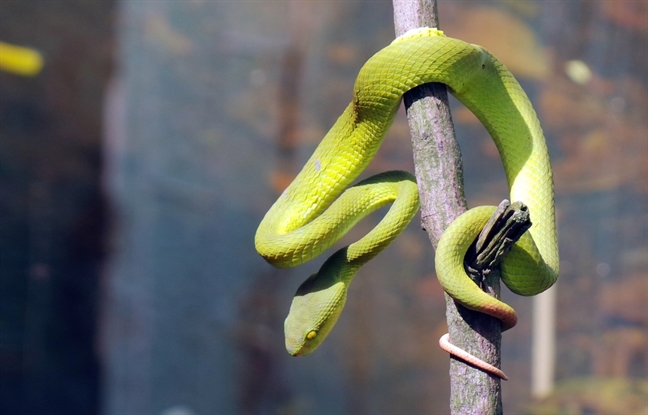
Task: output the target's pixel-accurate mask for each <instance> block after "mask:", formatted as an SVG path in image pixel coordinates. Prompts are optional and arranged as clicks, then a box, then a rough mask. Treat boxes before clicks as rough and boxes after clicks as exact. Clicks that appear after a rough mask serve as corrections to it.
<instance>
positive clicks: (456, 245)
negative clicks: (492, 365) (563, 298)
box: [255, 28, 558, 376]
mask: <svg viewBox="0 0 648 415" xmlns="http://www.w3.org/2000/svg"><path fill="white" fill-rule="evenodd" d="M429 82H439V83H443V84H445V85H447V86H448V88H449V90H450V92H451V93H452V94H453V95H454V96H455V97H456V98H457V99H458V100H459V101H461V102H462V103H463V104H464V105H465V106H466V107H468V108H469V109H470V110H471V111H472V112H473V113H474V114H475V115H476V116H477V117H478V118H479V120H480V121H481V122H482V123H483V124H484V126H485V127H486V129H487V130H488V132H489V133H490V135H491V136H492V138H493V140H494V141H495V144H496V145H497V148H498V150H499V153H500V156H501V158H502V163H503V165H504V170H505V173H506V177H507V180H508V183H509V187H510V198H511V200H512V201H521V202H523V203H524V204H526V205H527V207H528V209H529V212H530V214H531V219H532V222H533V225H532V226H531V228H530V229H529V231H528V232H527V233H525V234H524V235H523V237H522V238H521V239H520V240H519V241H518V242H517V243H516V244H515V245H514V246H513V248H512V249H511V251H510V253H509V254H508V255H507V256H506V258H505V259H504V261H503V262H502V264H501V275H502V280H503V281H504V283H505V284H506V285H507V286H508V287H509V288H510V289H511V290H512V291H513V292H515V293H517V294H521V295H535V294H537V293H539V292H542V291H544V290H545V289H547V288H548V287H550V286H551V285H552V284H553V283H554V282H555V281H556V279H557V277H558V248H557V238H556V226H555V214H554V205H553V203H554V201H553V200H554V195H553V179H552V173H551V166H550V163H549V155H548V152H547V146H546V143H545V139H544V136H543V133H542V129H541V127H540V124H539V122H538V119H537V116H536V113H535V111H534V109H533V107H532V105H531V102H530V101H529V99H528V97H527V96H526V94H525V93H524V91H523V90H522V88H521V87H520V85H519V84H518V82H517V81H516V80H515V78H514V77H513V75H512V74H511V72H509V70H508V69H506V68H505V67H504V65H503V64H502V63H500V62H499V61H498V60H497V59H496V58H495V57H494V56H493V55H491V54H490V53H489V52H488V51H486V50H485V49H483V48H482V47H480V46H476V45H472V44H469V43H466V42H463V41H461V40H457V39H452V38H450V37H446V36H444V35H443V32H441V31H439V30H435V29H428V28H421V29H416V30H413V31H410V32H408V33H406V34H405V35H403V36H400V37H398V38H397V39H396V40H394V41H393V42H392V43H391V44H390V45H389V46H387V47H385V48H384V49H382V50H381V51H379V52H378V53H376V54H375V55H374V56H373V57H371V58H370V59H369V60H368V61H367V62H366V63H365V65H364V66H363V67H362V69H361V70H360V73H359V74H358V77H357V79H356V82H355V86H354V90H353V99H352V101H351V103H350V104H349V105H348V107H347V108H346V109H345V111H344V113H343V114H342V115H341V116H340V117H339V119H338V120H337V122H336V123H335V124H334V125H333V127H332V128H331V130H330V131H329V132H328V133H327V134H326V136H325V137H324V139H323V140H322V141H321V143H320V144H319V145H318V147H317V149H316V150H315V152H314V153H313V155H312V156H311V157H310V159H309V160H308V161H307V162H306V165H305V166H304V167H303V169H302V170H301V172H300V173H299V174H298V175H297V176H296V177H295V179H294V180H293V182H292V183H291V184H290V185H289V186H288V187H287V188H286V189H285V190H284V192H283V193H282V194H281V195H280V196H279V198H278V200H277V201H276V202H275V203H274V205H273V206H272V207H271V208H270V210H269V211H268V212H267V213H266V215H265V217H264V218H263V220H262V221H261V223H260V225H259V228H258V230H257V233H256V236H255V244H256V249H257V251H258V252H259V254H261V256H263V258H265V259H266V260H267V261H268V262H269V263H271V264H272V265H274V266H277V267H292V266H296V265H299V264H302V263H304V262H306V261H309V260H311V259H312V258H314V257H316V256H317V255H319V254H320V253H322V252H323V251H324V250H326V249H328V248H329V247H331V246H332V245H333V244H335V243H336V242H337V241H338V240H339V239H340V238H341V237H342V236H343V235H344V234H345V233H346V232H347V231H348V230H349V229H350V228H351V227H353V226H354V225H355V224H356V223H357V222H358V221H359V220H360V219H362V218H363V217H365V216H366V215H368V214H369V213H371V212H373V211H374V210H376V209H378V208H380V207H381V206H384V205H386V204H389V203H392V205H391V207H390V209H389V211H388V212H387V213H386V215H385V216H384V218H383V219H382V220H381V221H380V223H379V224H378V225H377V226H376V227H375V228H373V229H372V230H371V231H370V232H369V233H368V234H367V235H365V236H364V237H363V238H361V239H360V240H358V241H357V242H355V243H352V244H350V245H349V246H347V247H344V248H342V249H340V250H338V251H337V252H335V253H334V254H333V255H332V256H331V257H330V258H328V259H327V260H326V261H325V262H324V264H323V265H322V267H321V268H320V270H319V271H318V272H317V273H315V274H313V275H311V276H310V277H309V278H308V279H307V280H306V281H305V282H304V283H303V284H302V285H301V286H300V287H299V289H298V290H297V293H296V294H295V297H294V298H293V302H292V305H291V307H290V311H289V314H288V317H287V318H286V321H285V326H284V329H285V339H286V348H287V350H288V352H289V353H290V354H292V355H295V356H300V355H306V354H309V353H311V352H312V351H313V350H314V349H315V348H317V347H318V346H319V345H320V344H321V342H322V341H323V340H324V338H325V337H326V336H327V334H328V333H329V332H330V330H331V329H332V328H333V326H334V325H335V322H336V321H337V319H338V317H339V315H340V313H341V311H342V308H343V307H344V303H345V301H346V296H347V288H348V286H349V283H350V282H351V280H352V278H353V277H354V275H355V274H356V272H357V271H358V269H359V268H360V267H361V266H362V265H363V264H365V263H366V262H367V261H368V260H370V259H371V258H373V257H374V256H375V255H377V254H378V253H379V252H380V251H382V250H383V249H384V248H385V247H386V246H387V245H389V243H391V242H392V241H393V240H394V239H395V238H396V236H398V234H400V232H402V231H403V229H404V228H405V227H406V226H407V224H408V223H409V222H410V220H411V219H412V217H413V216H414V215H415V213H416V212H417V211H418V208H419V198H418V190H417V186H416V181H415V178H414V177H413V176H412V174H410V173H407V172H403V171H391V172H386V173H381V174H378V175H375V176H372V177H370V178H368V179H366V180H363V181H361V182H359V183H357V184H355V185H353V186H351V187H349V186H350V185H351V183H352V182H353V181H354V180H355V179H356V178H357V177H358V175H359V174H360V173H361V172H362V171H363V170H364V169H365V167H366V166H367V165H368V164H369V162H370V161H371V160H372V158H373V157H374V155H375V154H376V151H377V150H378V147H379V146H380V144H381V142H382V140H383V138H384V137H385V134H386V132H387V130H388V129H389V127H390V125H391V123H392V121H393V120H394V117H395V114H396V112H397V110H398V108H399V106H400V102H401V98H402V96H403V94H404V93H405V92H407V91H409V90H410V89H412V88H414V87H416V86H419V85H422V84H425V83H429ZM345 189H346V190H345ZM494 211H495V207H494V206H482V207H478V208H474V209H471V210H469V211H467V212H466V213H464V214H463V215H461V216H460V217H458V218H457V219H456V220H455V221H454V222H453V223H452V224H451V225H450V226H449V227H448V229H447V230H446V231H445V232H444V234H443V236H442V238H441V240H440V241H439V244H438V247H437V250H436V257H435V260H436V271H437V276H438V278H439V281H440V283H441V285H442V286H443V288H444V290H445V291H446V292H447V293H448V294H449V295H450V296H451V297H453V298H454V299H455V301H457V302H459V303H461V304H462V305H464V306H466V307H467V308H470V309H472V310H476V311H480V312H483V313H486V314H489V315H492V316H494V317H496V318H498V319H500V320H501V321H502V330H507V329H509V328H511V327H513V326H514V325H515V324H516V321H517V317H516V314H515V311H514V310H513V309H512V308H511V307H510V306H508V305H507V304H505V303H503V302H501V301H500V300H498V299H496V298H494V297H491V296H490V295H488V294H486V293H485V292H484V291H482V290H481V289H480V288H479V287H478V286H477V284H475V283H474V282H473V281H472V280H471V279H470V278H469V277H468V275H467V274H466V272H465V270H464V265H463V259H464V256H465V253H466V251H467V249H468V247H469V246H470V245H471V243H472V242H473V241H474V240H475V238H476V237H477V235H478V234H479V232H480V231H481V229H482V227H483V226H484V224H485V223H486V221H487V220H488V218H489V217H490V216H491V214H492V213H493V212H494ZM445 338H446V340H447V336H446V337H445ZM442 340H443V338H442ZM446 343H447V341H446ZM487 370H489V371H490V369H487ZM498 376H500V375H498Z"/></svg>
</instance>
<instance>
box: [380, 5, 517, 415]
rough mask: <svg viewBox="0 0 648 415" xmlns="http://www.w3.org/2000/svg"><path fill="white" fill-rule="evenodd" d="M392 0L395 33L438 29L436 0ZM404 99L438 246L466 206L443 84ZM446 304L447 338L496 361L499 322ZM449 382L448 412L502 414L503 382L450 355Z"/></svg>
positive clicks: (491, 286) (491, 282)
mask: <svg viewBox="0 0 648 415" xmlns="http://www.w3.org/2000/svg"><path fill="white" fill-rule="evenodd" d="M393 5H394V24H395V29H396V36H400V35H402V34H404V33H405V32H407V31H408V30H410V29H413V28H416V27H435V28H439V29H442V28H441V27H439V24H438V15H437V6H436V1H435V0H393ZM404 102H405V108H406V111H407V119H408V122H409V126H410V132H411V137H412V147H413V154H414V168H415V173H416V178H417V180H418V186H419V193H420V197H421V221H422V226H423V228H424V229H425V230H426V231H427V233H428V235H429V238H430V241H431V242H432V245H433V247H434V248H435V249H436V246H437V244H438V242H439V239H440V238H441V235H442V234H443V231H444V230H445V229H446V228H447V227H448V225H450V223H451V222H452V221H453V220H454V219H455V218H456V217H458V216H459V215H460V214H462V213H463V212H465V211H466V200H465V196H464V192H463V172H462V163H461V154H460V151H459V146H458V144H457V141H456V140H455V133H454V127H453V124H452V118H451V116H450V111H449V106H448V95H447V91H446V87H445V85H442V84H426V85H423V86H421V87H418V88H416V89H414V90H412V91H409V92H408V93H406V94H405V97H404ZM498 212H499V211H498ZM500 213H501V212H500ZM507 223H508V224H509V226H510V222H507V221H504V222H501V221H500V222H499V224H496V223H493V224H492V225H493V226H494V227H496V228H499V227H501V225H502V224H504V225H506V224H507ZM518 226H519V225H515V229H516V230H517V231H518V232H519V230H520V228H519V227H518ZM509 230H510V229H509ZM521 233H523V231H522V232H521ZM521 233H520V234H521ZM492 235H493V234H491V237H490V238H487V239H489V240H492V239H493V238H492ZM494 235H496V236H495V238H494V239H495V240H498V238H500V236H501V235H502V234H501V233H498V232H495V233H494ZM498 235H500V236H498ZM514 236H515V235H514ZM518 237H519V235H518ZM500 242H501V239H500ZM495 245H497V246H496V247H495V248H494V247H493V244H490V245H489V243H488V242H487V243H485V244H484V243H482V244H481V245H480V247H481V251H480V252H482V251H484V250H485V251H488V252H490V253H492V255H490V257H488V255H486V256H487V257H488V258H487V259H484V257H483V256H482V257H480V259H479V260H476V261H477V262H475V261H473V264H474V266H475V267H476V268H481V269H482V270H483V266H484V265H485V264H486V262H488V261H490V262H488V264H490V267H492V266H493V261H494V260H496V259H499V258H501V256H502V255H503V252H504V251H503V250H502V246H501V244H499V245H498V244H495ZM505 245H506V243H505ZM508 245H510V243H508ZM493 249H495V250H493ZM498 249H499V253H497V252H498ZM489 269H490V268H489ZM478 274H479V278H485V279H484V281H482V285H483V286H485V288H486V289H487V290H488V291H489V292H493V293H496V295H497V296H499V271H498V269H497V268H494V269H493V270H492V272H487V273H483V272H482V273H479V272H478ZM485 274H486V275H485ZM446 306H447V312H446V317H447V321H448V329H449V333H450V340H451V342H452V343H453V344H455V345H457V346H459V347H461V348H462V349H464V350H465V351H467V352H469V353H471V354H473V355H475V356H478V357H480V358H481V359H483V360H484V361H486V362H489V363H491V364H495V365H497V366H499V362H500V341H501V328H500V322H499V321H498V320H496V319H494V318H492V317H490V316H487V315H484V314H480V313H476V312H473V311H470V310H468V309H466V308H464V307H462V306H460V305H457V304H455V302H454V301H453V300H452V299H451V298H450V297H448V296H447V295H446ZM450 382H451V397H450V407H451V413H452V414H455V415H459V414H467V413H470V414H489V415H491V414H501V413H502V401H501V386H500V380H499V379H498V378H495V377H493V376H490V375H487V374H486V373H484V372H481V371H479V370H477V369H475V368H473V367H471V366H468V365H466V364H464V363H463V362H461V361H458V360H456V359H451V364H450Z"/></svg>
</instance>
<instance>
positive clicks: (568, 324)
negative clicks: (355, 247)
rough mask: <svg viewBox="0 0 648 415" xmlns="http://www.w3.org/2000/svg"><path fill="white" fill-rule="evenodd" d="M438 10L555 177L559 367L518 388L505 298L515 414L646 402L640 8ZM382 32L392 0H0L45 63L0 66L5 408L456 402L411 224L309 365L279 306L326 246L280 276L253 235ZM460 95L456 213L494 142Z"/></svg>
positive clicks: (439, 297)
mask: <svg viewBox="0 0 648 415" xmlns="http://www.w3.org/2000/svg"><path fill="white" fill-rule="evenodd" d="M439 15H440V22H441V29H443V30H444V31H445V32H446V34H448V35H449V36H452V37H457V38H460V39H463V40H466V41H469V42H472V43H477V44H481V45H483V46H485V47H486V48H488V49H489V50H491V51H492V52H493V53H494V54H495V55H496V56H498V57H499V58H500V59H501V60H502V61H503V62H504V63H505V64H506V65H507V66H508V67H509V68H510V69H511V70H512V71H513V72H514V73H515V74H516V76H517V77H518V78H519V80H520V82H521V83H522V85H523V87H524V88H525V89H526V90H527V92H528V94H529V96H530V97H531V99H532V101H533V102H534V104H535V107H536V109H537V111H538V113H539V117H540V119H541V122H542V125H543V127H544V130H545V134H546V136H547V140H548V145H549V148H550V152H551V154H552V160H553V166H554V169H555V182H556V206H557V213H558V227H559V240H560V248H561V255H562V256H561V260H562V263H561V279H560V280H559V283H558V286H557V290H556V294H557V297H556V298H557V300H556V307H557V309H556V316H557V317H556V332H555V337H556V343H555V351H556V354H555V359H556V361H555V378H554V379H553V380H555V383H553V382H552V383H551V387H550V388H551V389H550V392H549V393H548V395H547V393H543V394H542V396H540V395H538V394H537V393H536V394H535V395H534V394H533V393H532V385H531V379H532V373H531V367H532V365H531V350H532V347H531V343H532V329H533V328H532V321H533V318H532V317H533V315H532V314H533V313H532V303H533V300H532V299H529V298H521V297H516V296H514V295H512V294H510V293H509V292H504V293H503V297H504V300H505V301H506V302H508V303H510V304H511V305H512V306H513V307H514V308H515V309H516V310H517V311H518V314H519V317H520V323H519V324H518V326H517V327H516V328H515V329H513V330H511V331H510V332H507V333H506V334H505V335H504V337H503V354H502V361H503V369H504V371H505V372H506V373H507V374H508V375H509V377H510V378H511V379H512V381H509V382H506V383H504V385H503V390H504V408H505V411H506V412H507V413H515V414H558V413H563V414H646V413H648V381H647V378H648V368H647V366H648V357H647V354H648V280H647V278H648V272H647V271H646V270H648V115H647V114H648V2H646V1H645V0H638V1H631V0H617V1H612V0H609V1H595V2H593V1H585V0H581V1H569V2H543V1H479V2H477V1H475V2H472V1H462V2H445V1H442V2H440V3H439ZM393 37H394V29H393V17H392V6H391V2H386V1H381V2H375V1H348V2H339V1H317V2H313V1H307V0H303V1H300V0H293V1H282V0H277V1H272V2H259V1H237V2H232V1H204V0H186V1H180V0H178V1H164V2H157V1H152V2H146V1H118V2H115V1H100V0H95V1H87V0H68V1H29V2H28V1H17V0H3V1H2V4H0V41H4V42H8V43H11V44H15V45H21V46H27V47H30V48H34V49H36V50H38V51H39V52H40V53H41V54H42V56H43V59H44V66H43V67H42V70H41V71H40V73H38V74H37V75H35V76H30V77H26V76H20V75H17V74H14V73H11V72H6V71H3V72H0V383H1V386H0V413H2V414H166V415H171V414H175V415H179V414H185V415H189V414H237V413H238V414H333V413H353V414H423V413H427V414H444V413H448V412H449V409H448V405H449V403H448V400H449V380H448V366H449V363H448V356H447V355H446V354H444V353H443V352H442V351H440V350H439V348H438V347H437V340H438V338H439V336H440V335H441V334H443V333H445V331H446V326H445V311H444V309H445V307H444V301H443V292H442V290H441V288H440V287H439V285H438V282H437V281H436V278H435V275H434V263H433V251H432V249H431V246H430V243H429V241H428V239H427V236H426V234H425V232H422V231H421V230H420V226H419V223H418V221H419V220H418V218H416V219H415V220H414V221H413V223H412V224H411V225H410V227H409V229H408V231H406V232H405V233H404V234H403V235H402V236H401V237H400V238H399V239H397V240H396V242H395V243H394V244H393V245H392V246H391V247H389V248H388V249H387V250H386V251H385V252H384V253H383V254H381V255H380V256H379V257H378V258H376V259H375V260H373V261H372V262H370V263H369V264H368V265H366V266H365V267H364V268H363V269H362V270H361V271H360V273H359V275H358V277H357V278H356V280H354V282H353V284H352V287H351V289H350V293H349V299H348V302H347V307H346V309H345V311H344V313H343V315H342V317H341V319H340V321H339V323H338V325H337V326H336V328H335V330H334V331H333V332H332V333H331V335H330V336H329V338H328V339H327V341H326V342H325V343H324V344H323V346H322V347H321V348H320V349H318V351H317V352H316V353H314V354H313V355H311V356H308V357H304V358H293V357H291V356H289V355H288V354H287V353H286V352H285V349H284V342H283V319H284V318H285V316H286V314H287V311H288V307H289V305H290V302H291V298H292V295H293V294H294V292H295V290H296V288H297V287H298V286H299V284H300V283H301V282H302V281H303V280H304V279H305V278H306V277H307V276H308V275H310V273H312V272H313V271H314V270H316V269H317V268H318V266H319V265H320V264H321V262H322V261H323V260H324V259H323V258H322V259H318V260H315V261H313V262H314V263H312V264H307V265H305V266H302V267H299V268H297V269H293V270H276V269H273V268H272V267H270V266H269V265H267V264H266V263H265V262H264V261H263V260H262V259H261V258H260V257H259V256H258V255H257V254H256V252H255V251H254V245H253V237H254V232H255V229H256V226H257V225H258V223H259V221H260V219H261V218H262V216H263V214H264V213H265V211H266V210H267V209H268V208H269V206H270V205H271V204H272V203H273V201H274V199H275V198H276V197H277V195H278V194H279V193H280V192H281V190H282V189H283V188H284V187H285V186H286V185H287V184H288V183H289V182H290V180H291V179H292V177H294V175H295V174H296V173H297V172H298V171H299V168H300V166H301V165H302V164H303V163H304V162H305V160H306V159H307V157H308V156H309V155H310V153H311V152H312V151H313V149H314V148H315V146H316V145H317V143H318V142H319V140H320V139H321V138H322V137H323V136H324V134H325V132H326V131H327V130H328V128H329V127H330V126H331V124H332V123H333V122H334V121H335V119H336V118H337V117H338V116H339V115H340V114H341V113H342V110H343V109H344V107H345V106H346V105H347V104H348V102H349V100H350V97H351V91H352V86H353V82H354V77H355V75H356V74H357V72H358V70H359V68H360V67H361V65H362V64H363V62H364V61H365V60H366V59H367V58H369V57H370V56H371V55H372V54H373V53H375V52H376V51H377V50H379V49H380V48H382V47H383V46H385V45H387V44H388V43H389V42H390V41H391V40H392V39H393ZM453 107H454V108H453V118H454V121H455V125H456V129H457V134H458V136H459V141H460V145H461V149H462V154H463V159H464V170H465V181H466V186H465V187H466V193H467V196H468V200H469V205H470V206H475V205H478V204H497V203H499V201H500V200H501V199H503V198H505V197H507V188H506V183H505V179H504V175H503V171H502V167H501V163H500V161H499V157H498V155H497V153H496V150H495V146H494V145H493V143H492V142H491V140H490V138H489V137H488V135H487V133H486V132H485V130H484V129H483V127H481V125H479V123H478V122H477V120H476V118H475V117H474V116H473V115H472V114H471V113H470V112H468V111H467V110H466V109H465V108H462V107H461V106H460V105H457V104H456V101H453ZM388 169H407V170H412V169H413V166H412V161H411V145H410V141H409V132H408V127H407V123H406V121H405V117H404V111H401V113H400V114H399V116H398V119H397V120H396V122H395V123H394V125H393V127H392V128H391V131H390V133H389V136H388V137H387V139H386V141H385V143H384V145H383V147H382V148H381V150H380V152H379V154H378V155H377V157H376V158H375V160H374V161H373V162H372V164H371V165H370V166H369V168H368V169H367V171H366V172H365V174H364V176H367V175H371V174H375V173H377V172H381V171H385V170H388ZM379 213H380V212H379ZM379 219H380V214H378V215H374V216H371V217H370V218H368V219H366V220H364V221H363V222H362V223H361V224H360V225H359V226H358V227H357V228H356V229H354V230H353V232H352V233H351V235H349V236H348V237H347V238H346V239H345V241H346V242H347V243H348V242H350V241H353V240H355V239H357V238H358V237H359V236H360V235H363V234H364V233H366V232H367V231H368V230H369V229H371V227H372V226H373V225H374V224H375V223H377V221H378V220H379ZM547 364H549V365H551V364H552V363H551V362H550V361H549V362H548V363H547Z"/></svg>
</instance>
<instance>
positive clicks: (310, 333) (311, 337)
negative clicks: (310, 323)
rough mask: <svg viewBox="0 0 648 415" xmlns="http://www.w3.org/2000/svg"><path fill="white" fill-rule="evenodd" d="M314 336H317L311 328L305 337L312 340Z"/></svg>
mask: <svg viewBox="0 0 648 415" xmlns="http://www.w3.org/2000/svg"><path fill="white" fill-rule="evenodd" d="M316 336H317V332H316V331H315V330H312V331H309V332H308V334H307V335H306V339H308V340H313V339H314V338H315V337H316Z"/></svg>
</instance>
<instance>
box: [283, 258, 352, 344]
mask: <svg viewBox="0 0 648 415" xmlns="http://www.w3.org/2000/svg"><path fill="white" fill-rule="evenodd" d="M346 292H347V286H346V284H345V283H344V282H342V281H340V280H337V279H335V278H331V276H330V275H329V274H328V273H327V272H322V270H320V272H318V273H316V274H313V275H311V276H310V277H309V278H308V279H307V280H306V281H304V283H303V284H302V285H301V286H300V287H299V289H298V290H297V293H296V294H295V297H294V298H293V301H292V304H291V306H290V312H289V313H288V317H286V321H285V323H284V331H285V336H286V350H288V353H290V354H291V355H293V356H305V355H307V354H310V353H311V352H313V350H315V349H316V348H317V347H318V346H319V345H320V344H321V343H322V341H324V339H325V338H326V336H327V335H328V334H329V332H330V331H331V329H332V328H333V326H334V325H335V323H336V322H337V319H338V317H340V313H341V312H342V309H343V308H344V303H345V301H346Z"/></svg>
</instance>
